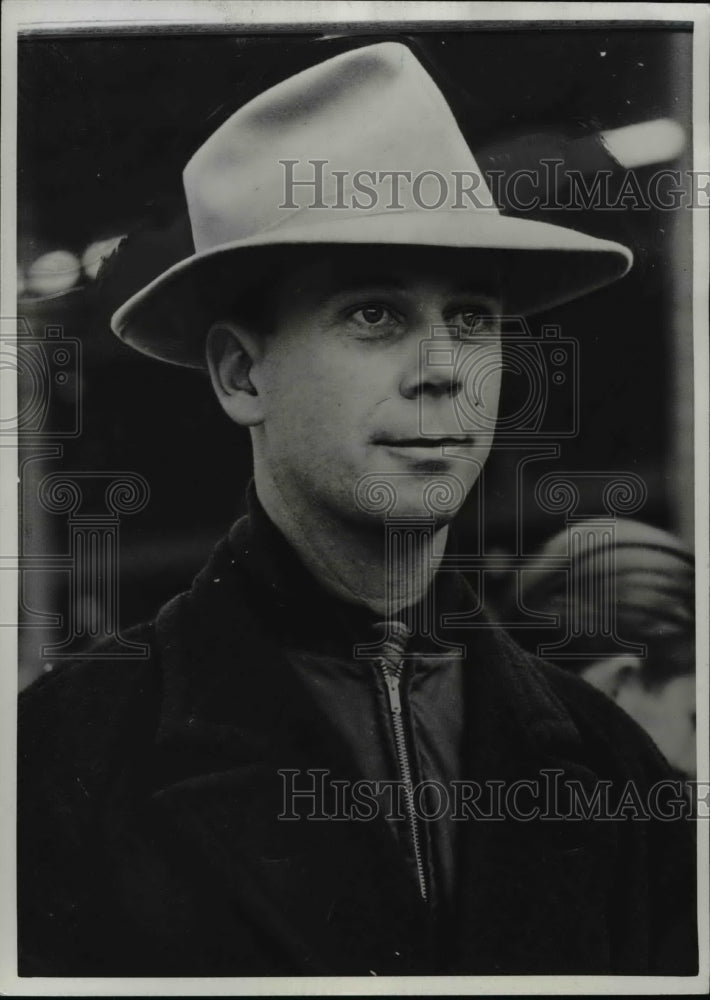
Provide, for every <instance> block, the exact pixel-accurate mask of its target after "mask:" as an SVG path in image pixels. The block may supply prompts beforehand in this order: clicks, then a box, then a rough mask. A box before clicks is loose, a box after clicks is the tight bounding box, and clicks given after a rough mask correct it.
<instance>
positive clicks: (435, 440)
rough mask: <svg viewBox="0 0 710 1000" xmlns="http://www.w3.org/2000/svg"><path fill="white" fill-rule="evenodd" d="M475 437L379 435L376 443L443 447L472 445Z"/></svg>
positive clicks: (399, 445) (393, 446)
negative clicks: (396, 436) (401, 436)
mask: <svg viewBox="0 0 710 1000" xmlns="http://www.w3.org/2000/svg"><path fill="white" fill-rule="evenodd" d="M474 442H475V438H474V437H473V436H472V435H464V434H460V435H453V434H452V435H448V436H442V437H416V438H390V437H378V438H375V439H374V443H375V444H382V445H386V446H387V447H388V448H441V447H443V446H444V445H470V444H474Z"/></svg>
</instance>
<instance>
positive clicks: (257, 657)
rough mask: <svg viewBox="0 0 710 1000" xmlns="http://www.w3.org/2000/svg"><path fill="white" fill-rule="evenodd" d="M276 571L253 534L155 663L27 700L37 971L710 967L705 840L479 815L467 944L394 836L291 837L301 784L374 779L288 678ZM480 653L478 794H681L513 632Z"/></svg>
mask: <svg viewBox="0 0 710 1000" xmlns="http://www.w3.org/2000/svg"><path fill="white" fill-rule="evenodd" d="M253 557H254V554H253V552H251V543H250V537H249V529H248V525H247V524H246V523H245V522H239V524H238V525H237V526H236V528H235V529H234V530H233V532H232V534H231V536H230V538H229V539H228V540H225V541H224V542H223V543H221V544H220V545H219V546H218V547H217V549H216V550H215V553H214V554H213V556H212V558H211V560H210V562H209V564H208V565H207V567H206V568H205V569H204V571H203V572H202V573H200V574H199V575H198V577H197V578H196V580H195V582H194V584H193V586H192V589H191V590H190V591H189V592H187V593H185V594H182V595H180V596H179V597H177V598H175V599H174V600H173V601H171V602H170V603H169V604H168V605H166V606H165V607H164V608H163V609H162V610H161V611H160V613H159V614H158V615H157V617H156V619H155V621H153V622H151V623H149V624H147V625H144V626H141V627H139V628H138V629H135V630H133V632H132V633H131V634H130V638H131V639H132V640H133V641H134V642H143V643H146V644H147V646H148V648H149V651H150V655H149V656H148V657H147V658H146V659H144V660H135V659H125V658H122V657H121V656H120V650H119V649H117V648H116V649H113V650H112V649H111V647H110V646H109V647H107V648H104V649H102V650H101V655H100V656H97V657H96V658H95V659H92V660H85V661H80V662H75V663H71V664H68V665H67V666H63V667H60V668H58V669H56V670H55V671H54V672H53V673H51V674H49V675H47V676H46V677H43V678H42V679H41V680H40V681H39V682H37V683H36V684H35V685H33V686H32V687H31V688H30V689H29V690H28V691H27V692H26V693H25V694H24V696H23V697H22V699H21V708H20V717H19V728H20V741H19V910H18V912H19V940H20V974H21V975H49V976H53V975H56V976H60V975H62V976H82V975H84V976H88V975H92V976H268V975H372V974H376V975H427V974H438V975H441V974H473V975H475V974H496V973H511V974H512V973H515V974H533V973H595V974H608V973H617V974H674V973H675V974H691V973H693V972H695V971H696V957H695V956H696V931H695V895H694V889H695V881H694V864H695V858H694V852H695V847H694V844H693V839H692V837H691V831H690V829H689V825H690V824H689V823H688V822H687V821H676V820H669V821H665V822H664V821H661V820H659V819H649V820H642V819H640V818H639V817H638V816H636V817H635V818H633V817H631V816H630V815H629V816H628V817H627V818H623V817H617V818H616V819H613V820H612V819H609V818H605V817H604V816H603V815H601V814H599V815H597V812H599V811H598V810H596V811H595V810H594V809H592V810H591V812H592V815H591V816H590V817H589V818H587V819H584V818H579V819H575V820H565V821H549V820H548V821H545V820H544V819H540V818H538V819H532V820H530V821H521V820H520V819H519V818H518V819H511V818H507V819H503V820H502V821H501V820H500V819H490V820H487V819H485V818H483V817H482V816H479V817H475V816H474V817H472V818H469V819H467V820H466V821H465V822H464V823H463V824H462V827H461V830H462V832H461V835H460V843H461V850H460V857H459V859H458V866H457V871H458V887H457V894H456V900H455V907H454V911H453V913H452V915H451V916H450V918H449V919H448V921H447V922H446V925H445V926H442V925H441V923H440V922H439V923H437V921H434V920H433V919H432V916H431V913H430V911H429V910H428V909H427V906H426V905H425V904H424V903H423V902H422V900H421V899H420V897H419V895H418V892H417V887H416V884H415V882H414V880H413V879H412V878H411V875H410V872H409V871H408V869H407V867H406V866H405V864H404V862H403V860H402V857H401V855H400V852H399V851H398V848H397V844H396V841H395V839H394V838H393V837H392V836H391V832H390V830H389V829H388V828H387V826H386V824H385V822H384V820H381V819H376V820H374V821H372V822H358V821H357V820H355V819H353V820H345V821H343V820H340V821H337V822H329V821H327V820H326V821H322V820H321V821H318V820H316V821H305V820H303V821H299V820H296V821H293V820H291V821H286V820H283V819H281V820H280V819H279V818H278V817H279V815H280V814H281V813H282V812H283V808H284V806H283V788H284V784H283V777H282V776H281V775H279V771H282V770H283V769H285V768H288V769H297V770H298V771H299V773H304V774H305V773H306V772H307V771H308V770H309V769H320V770H327V772H328V773H329V774H330V775H331V776H332V777H333V778H336V779H341V780H354V779H357V778H358V777H359V775H358V772H357V764H356V762H355V761H353V759H352V758H351V756H350V752H349V750H348V748H347V747H346V746H345V744H344V743H343V742H342V740H341V738H340V736H339V733H338V732H337V731H335V729H334V728H333V727H332V725H331V723H330V721H329V719H328V718H327V717H326V715H325V714H324V713H323V711H322V709H321V708H319V707H318V706H317V705H316V704H315V702H314V701H313V700H312V698H311V697H310V695H309V693H308V691H307V690H306V689H305V687H304V686H303V684H302V682H301V681H299V679H298V677H297V675H296V674H295V672H294V671H293V670H292V669H291V667H290V666H289V664H288V662H287V660H286V658H285V657H284V654H283V648H282V642H281V637H282V635H283V634H284V630H285V629H287V628H288V627H289V626H288V622H289V620H290V619H289V615H291V616H292V619H293V614H292V613H293V607H290V606H289V599H287V598H286V597H284V595H283V594H282V593H281V592H280V591H279V586H278V584H277V583H274V582H273V580H272V581H271V582H269V581H268V573H267V578H265V577H264V574H263V572H261V573H260V574H255V573H254V571H253V569H254V567H253V565H252V563H251V562H250V560H253ZM262 570H263V567H262ZM272 571H273V573H277V568H274V567H270V568H269V573H271V572H272ZM459 585H460V586H461V587H462V588H463V589H464V590H465V589H466V587H465V584H463V582H462V581H460V584H459ZM318 610H319V609H317V608H316V609H313V608H310V609H308V608H305V607H304V604H303V598H301V603H300V604H299V605H298V608H297V612H298V614H297V617H298V620H299V622H300V625H301V626H302V625H303V619H304V616H305V617H308V614H309V613H310V614H311V625H310V626H309V627H314V628H315V627H317V623H318V621H321V622H324V621H325V619H324V617H323V615H320V617H319V614H318ZM314 611H315V612H316V613H315V615H314V614H313V612H314ZM465 642H466V645H467V650H468V652H467V657H466V662H465V671H464V675H465V691H466V697H465V711H466V727H465V741H464V760H463V773H464V774H465V776H466V778H468V779H470V780H472V781H476V782H479V783H480V785H481V787H484V786H485V787H488V786H486V782H488V783H489V785H490V783H491V782H493V783H495V782H499V783H500V784H501V785H505V784H506V783H508V784H510V783H512V782H515V781H520V780H522V779H529V780H530V781H536V780H537V781H539V778H540V773H541V771H543V770H545V771H548V772H560V773H561V775H562V776H563V777H564V779H565V781H568V780H573V781H576V782H577V783H578V788H581V789H583V790H584V794H585V795H586V796H587V797H588V798H589V800H590V801H593V800H594V793H595V791H598V789H599V788H600V787H602V786H601V785H600V784H599V783H600V782H606V783H607V786H606V787H611V788H612V790H613V796H616V797H617V799H618V796H619V795H621V794H622V790H623V789H627V792H628V788H629V787H632V788H633V789H634V795H635V796H636V797H637V798H639V799H641V800H644V801H647V800H648V795H649V790H650V789H651V788H652V787H653V786H654V785H655V783H657V782H658V781H659V780H661V779H665V778H667V777H668V772H667V770H666V765H665V762H664V761H663V759H662V758H661V756H660V754H659V753H658V751H657V750H656V748H655V746H654V745H653V744H652V743H651V741H650V740H649V739H648V738H647V737H646V736H645V734H644V733H642V732H641V730H640V729H639V728H638V727H636V726H635V724H633V723H632V722H631V721H630V720H629V719H628V718H627V717H626V715H625V714H624V713H622V712H621V711H620V710H618V709H617V708H616V706H614V705H613V704H612V703H611V702H610V701H608V700H607V699H606V698H605V697H604V696H602V695H601V694H599V693H598V692H597V691H595V690H594V689H593V688H591V687H589V686H588V685H587V684H585V683H584V682H583V681H580V680H578V679H577V678H575V677H573V676H570V675H568V674H566V673H565V672H563V671H561V670H558V669H556V668H553V667H551V666H549V665H547V664H543V663H542V662H540V661H538V660H536V659H535V658H534V657H531V656H529V655H528V654H527V653H525V652H524V651H523V650H522V649H520V648H519V647H518V646H517V645H516V644H515V643H514V642H513V641H512V639H511V638H510V637H509V636H508V635H507V633H505V632H504V631H502V630H501V629H498V628H495V627H491V628H484V629H475V630H472V631H468V632H466V635H465ZM629 782H630V783H632V785H629V784H628V783H629ZM633 811H634V810H633V808H632V809H631V810H630V812H631V813H633Z"/></svg>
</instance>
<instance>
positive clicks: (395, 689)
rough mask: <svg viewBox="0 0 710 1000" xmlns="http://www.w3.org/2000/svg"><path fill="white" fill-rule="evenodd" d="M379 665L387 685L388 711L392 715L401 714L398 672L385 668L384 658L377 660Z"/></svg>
mask: <svg viewBox="0 0 710 1000" xmlns="http://www.w3.org/2000/svg"><path fill="white" fill-rule="evenodd" d="M379 664H380V667H381V668H382V673H383V675H384V678H385V684H386V685H387V696H388V698H389V703H390V712H391V713H392V714H393V715H401V714H402V698H401V696H400V691H399V677H400V675H399V672H397V673H396V674H395V673H392V672H391V671H390V670H388V669H387V663H386V661H385V660H384V659H380V661H379Z"/></svg>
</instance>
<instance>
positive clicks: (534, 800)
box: [449, 629, 615, 975]
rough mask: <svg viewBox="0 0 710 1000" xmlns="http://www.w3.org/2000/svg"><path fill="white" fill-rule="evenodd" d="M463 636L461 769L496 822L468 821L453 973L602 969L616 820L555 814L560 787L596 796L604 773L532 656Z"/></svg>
mask: <svg viewBox="0 0 710 1000" xmlns="http://www.w3.org/2000/svg"><path fill="white" fill-rule="evenodd" d="M464 641H466V640H465V638H464ZM468 644H469V657H468V661H467V669H466V675H465V687H466V700H467V704H468V718H467V727H466V743H465V750H464V757H465V759H464V774H465V776H466V777H467V778H469V779H472V780H473V782H474V784H475V785H476V786H478V787H480V788H481V789H482V794H481V799H480V803H481V813H482V814H483V816H484V817H487V816H490V817H491V818H490V819H488V818H480V815H477V816H476V817H475V818H472V819H469V820H467V821H465V827H466V828H465V830H464V832H463V835H462V852H461V866H460V877H461V891H460V894H459V911H458V914H457V918H456V920H455V933H454V935H453V937H452V942H453V945H452V948H451V953H450V956H449V963H450V971H451V972H452V973H453V974H468V975H474V974H495V973H497V972H505V973H508V974H510V973H516V972H517V973H519V974H534V973H540V974H542V973H545V972H549V971H550V970H551V969H555V970H556V971H557V972H560V973H562V972H565V971H569V972H577V973H579V972H588V973H593V972H600V973H601V972H604V971H608V968H607V962H608V958H609V944H608V941H607V939H606V926H607V919H606V913H605V907H606V903H607V900H608V884H607V880H608V877H609V876H608V872H609V858H610V857H613V855H614V836H615V835H614V830H613V824H611V823H608V822H604V821H603V820H601V819H596V820H595V819H590V820H584V819H580V820H567V821H564V820H560V819H555V815H564V813H565V812H566V810H567V803H566V799H565V787H566V783H568V782H571V781H573V782H575V783H577V784H578V787H579V788H580V789H581V791H582V792H583V794H585V795H587V796H591V795H592V793H593V791H594V789H595V788H596V786H597V782H598V781H599V776H598V775H597V774H595V773H594V772H593V771H592V770H590V769H589V768H587V767H585V766H583V765H582V764H580V763H579V761H581V760H584V753H583V750H582V746H581V740H580V736H579V733H578V731H577V729H576V727H575V725H574V722H573V721H572V719H571V718H570V716H569V714H568V713H567V711H566V709H565V708H564V707H563V706H562V704H561V703H560V702H559V701H558V699H557V697H556V695H555V694H554V692H553V691H552V689H551V688H550V686H549V683H548V682H547V679H546V678H545V676H544V674H543V672H542V670H541V669H540V666H539V665H538V663H537V661H535V660H534V659H533V658H531V657H528V656H527V654H525V653H523V652H522V650H520V649H519V648H518V647H517V646H516V645H515V644H514V643H513V642H512V640H510V639H509V637H508V636H507V635H506V634H505V633H503V632H502V631H500V630H498V629H488V630H483V631H480V632H479V633H478V634H477V635H476V639H475V641H472V638H471V633H470V632H469V633H468ZM516 789H517V790H518V791H517V792H516ZM536 806H537V807H538V809H539V813H538V814H537V815H536V814H535V813H534V809H535V807H536ZM530 813H533V815H532V818H526V815H527V814H530ZM495 817H498V818H495ZM543 817H544V818H543Z"/></svg>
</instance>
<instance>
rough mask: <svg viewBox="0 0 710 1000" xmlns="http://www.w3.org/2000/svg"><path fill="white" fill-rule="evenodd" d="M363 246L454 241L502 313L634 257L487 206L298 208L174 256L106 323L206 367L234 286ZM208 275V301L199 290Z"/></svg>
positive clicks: (518, 311) (595, 279)
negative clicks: (297, 252) (317, 255)
mask: <svg viewBox="0 0 710 1000" xmlns="http://www.w3.org/2000/svg"><path fill="white" fill-rule="evenodd" d="M472 215H473V218H472ZM368 245H376V246H377V245H380V246H381V245H388V246H391V247H392V248H393V250H394V249H396V248H397V247H407V248H412V247H420V248H422V249H424V248H427V247H428V248H432V249H435V248H438V249H441V250H442V251H443V250H452V251H457V252H459V253H461V254H462V258H463V260H465V257H463V255H464V254H468V255H469V256H470V258H471V264H470V266H471V271H472V274H473V275H474V276H475V277H477V278H478V277H480V278H481V279H482V280H483V279H485V277H486V276H487V275H494V276H495V277H496V279H497V280H498V281H500V282H501V286H502V289H503V296H504V308H505V312H506V314H507V315H522V316H529V315H531V314H533V313H536V312H541V311H542V310H545V309H549V308H552V307H553V306H557V305H562V304H563V303H565V302H569V301H571V300H572V299H575V298H577V297H579V296H581V295H586V294H587V293H589V292H592V291H595V290H596V289H598V288H601V287H603V286H604V285H608V284H610V283H611V282H613V281H615V280H617V279H618V278H620V277H622V276H623V275H624V274H626V272H627V271H628V270H629V269H630V267H631V265H632V262H633V255H632V253H631V251H630V250H629V249H628V248H627V247H625V246H622V245H621V244H620V243H615V242H612V241H609V240H601V239H597V238H596V237H592V236H588V235H587V234H585V233H580V232H578V231H577V230H575V229H569V228H566V227H563V226H555V225H551V224H549V223H544V222H535V221H532V220H528V219H517V218H509V217H506V216H501V215H498V214H497V213H494V212H485V211H477V212H475V214H474V213H471V212H469V211H465V210H460V211H456V210H450V211H447V212H441V211H433V210H432V211H431V212H423V211H417V212H400V213H397V214H396V215H395V214H394V213H393V212H383V213H379V214H375V213H369V212H368V213H362V214H361V215H360V216H358V217H354V218H332V217H331V218H329V219H323V220H315V221H314V219H313V217H312V213H308V217H307V218H302V213H296V214H295V215H292V216H290V217H289V220H288V222H287V223H285V224H284V225H282V226H279V227H278V229H271V230H268V231H267V232H264V233H261V234H260V235H259V236H256V237H252V238H250V239H246V240H238V241H235V242H233V243H227V244H222V245H220V246H217V247H214V248H211V249H209V250H205V251H202V252H199V253H196V254H193V255H192V256H191V257H188V258H186V259H185V260H182V261H180V262H178V263H177V264H175V265H174V266H173V267H171V268H169V269H168V270H167V271H165V272H164V273H163V274H161V275H160V276H159V277H158V278H156V279H155V280H154V281H152V282H151V283H150V284H149V285H147V286H146V287H145V288H143V289H141V290H140V291H139V292H137V293H136V294H135V295H133V296H132V297H131V298H130V299H129V300H128V301H127V302H125V303H124V304H123V305H122V306H121V307H120V309H118V310H117V311H116V312H115V313H114V315H113V317H112V319H111V327H112V329H113V331H114V333H116V334H117V336H119V337H120V338H121V339H122V340H123V341H125V343H127V344H130V345H131V346H132V347H134V348H136V349H137V350H139V351H141V352H143V353H144V354H148V355H150V356H151V357H154V358H159V359H160V360H162V361H168V362H171V363H173V364H177V365H185V366H188V367H191V368H205V360H204V337H205V334H206V332H207V329H208V327H209V325H210V323H211V322H214V321H215V320H216V319H218V318H219V317H220V315H222V314H223V312H224V309H225V308H228V306H229V305H231V304H233V303H234V302H235V300H236V299H237V297H238V295H239V294H240V291H245V290H247V289H248V288H249V286H250V285H252V284H254V283H255V282H257V281H259V280H260V279H263V278H264V277H266V276H268V274H269V272H270V270H272V269H273V268H274V266H275V265H277V264H278V265H280V266H283V262H284V260H285V258H286V255H287V254H288V253H289V251H293V250H294V249H295V248H300V249H301V250H303V249H304V248H306V247H308V248H313V249H315V248H317V247H319V246H320V247H333V248H337V247H355V246H368ZM463 260H462V267H463V269H464V270H465V269H466V266H467V265H466V264H464V263H463ZM206 278H209V279H210V280H209V287H210V290H211V295H210V297H209V301H207V300H206V297H205V295H204V284H205V279H206ZM220 279H221V280H220ZM201 288H202V289H203V292H202V294H201V293H200V289H201ZM215 289H218V291H217V292H216V293H215V292H214V290H215ZM219 289H223V297H221V295H222V293H221V291H219Z"/></svg>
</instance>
